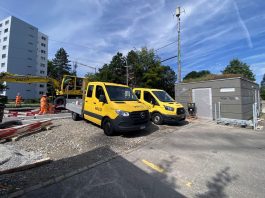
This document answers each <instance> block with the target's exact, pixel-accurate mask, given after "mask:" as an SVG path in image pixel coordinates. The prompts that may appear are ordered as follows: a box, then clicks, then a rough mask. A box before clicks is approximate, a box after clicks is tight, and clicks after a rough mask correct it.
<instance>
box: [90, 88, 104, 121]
mask: <svg viewBox="0 0 265 198" xmlns="http://www.w3.org/2000/svg"><path fill="white" fill-rule="evenodd" d="M100 95H104V96H105V98H106V94H105V91H104V88H103V87H102V86H101V85H96V89H95V95H94V97H93V101H92V106H93V108H92V113H93V117H94V119H93V120H94V122H95V123H96V124H98V125H101V120H102V118H103V116H104V109H103V108H104V105H106V103H103V102H99V97H100Z"/></svg>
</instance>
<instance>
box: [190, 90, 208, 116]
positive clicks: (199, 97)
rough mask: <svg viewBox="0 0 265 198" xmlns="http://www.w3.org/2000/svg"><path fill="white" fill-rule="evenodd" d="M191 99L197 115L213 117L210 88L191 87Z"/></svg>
mask: <svg viewBox="0 0 265 198" xmlns="http://www.w3.org/2000/svg"><path fill="white" fill-rule="evenodd" d="M192 101H193V102H194V103H195V106H196V110H197V116H198V117H201V118H206V119H213V115H212V114H213V111H212V89H211V88H201V89H192Z"/></svg>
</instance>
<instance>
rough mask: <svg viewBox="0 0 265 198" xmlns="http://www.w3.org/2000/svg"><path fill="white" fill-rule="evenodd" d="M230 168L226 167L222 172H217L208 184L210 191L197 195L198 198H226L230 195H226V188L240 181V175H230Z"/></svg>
mask: <svg viewBox="0 0 265 198" xmlns="http://www.w3.org/2000/svg"><path fill="white" fill-rule="evenodd" d="M229 170H230V167H226V168H224V169H223V170H221V171H220V172H217V173H216V175H215V176H214V177H212V179H211V181H208V182H207V183H206V186H207V188H208V191H207V192H205V193H202V194H197V195H196V197H197V198H208V197H218V198H226V197H228V195H226V193H225V188H226V187H227V186H228V185H229V184H230V183H232V182H233V181H235V180H237V179H238V177H239V176H238V175H233V176H232V175H231V174H230V173H229Z"/></svg>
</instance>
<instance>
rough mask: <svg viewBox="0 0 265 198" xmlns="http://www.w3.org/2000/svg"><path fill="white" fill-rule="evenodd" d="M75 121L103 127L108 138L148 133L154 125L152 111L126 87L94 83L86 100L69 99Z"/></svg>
mask: <svg viewBox="0 0 265 198" xmlns="http://www.w3.org/2000/svg"><path fill="white" fill-rule="evenodd" d="M66 109H68V110H70V111H71V112H72V118H73V120H78V119H79V118H84V119H86V120H89V121H91V122H93V123H95V124H97V125H99V126H101V127H102V128H103V130H104V133H105V134H106V135H113V134H114V133H115V131H121V132H127V131H136V130H142V129H145V128H146V127H147V126H148V124H149V123H150V114H149V111H148V108H147V107H146V106H145V105H144V104H142V103H141V102H140V101H139V100H138V99H137V97H136V96H135V95H134V94H133V92H132V90H131V88H129V87H128V86H126V85H121V84H115V83H104V82H90V83H88V85H87V87H86V93H85V94H84V95H83V98H82V99H67V100H66Z"/></svg>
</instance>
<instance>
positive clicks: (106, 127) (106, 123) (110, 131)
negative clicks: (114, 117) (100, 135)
mask: <svg viewBox="0 0 265 198" xmlns="http://www.w3.org/2000/svg"><path fill="white" fill-rule="evenodd" d="M102 128H103V131H104V133H105V135H107V136H112V135H114V127H113V124H112V122H111V120H110V119H109V118H105V119H104V120H103V123H102Z"/></svg>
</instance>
